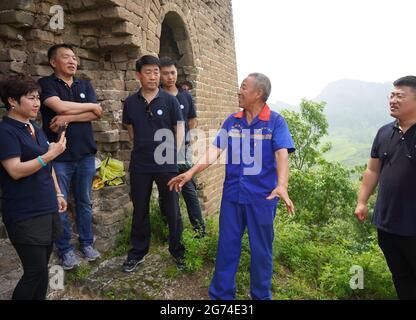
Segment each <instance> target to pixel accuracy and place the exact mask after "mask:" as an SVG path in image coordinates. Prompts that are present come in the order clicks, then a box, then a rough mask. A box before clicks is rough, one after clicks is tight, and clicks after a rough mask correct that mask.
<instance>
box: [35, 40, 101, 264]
mask: <svg viewBox="0 0 416 320" xmlns="http://www.w3.org/2000/svg"><path fill="white" fill-rule="evenodd" d="M48 58H49V63H50V64H51V66H52V68H53V69H54V74H52V75H51V76H48V77H44V78H41V79H40V80H39V84H40V86H41V87H42V93H41V102H42V106H41V113H42V121H43V130H44V131H45V133H46V135H47V137H48V139H49V141H57V139H58V136H59V132H60V131H61V130H62V129H63V128H66V138H67V141H68V143H67V149H66V151H65V152H64V153H63V154H62V155H60V156H59V157H58V158H56V159H55V161H54V163H53V166H54V168H55V171H56V175H57V177H58V181H59V185H60V187H61V190H62V192H63V194H64V196H65V199H68V194H69V190H70V186H71V184H72V186H73V195H74V199H75V206H76V226H77V232H78V235H79V242H80V250H81V252H82V253H83V254H84V255H85V257H86V258H87V260H88V261H94V260H96V259H97V258H99V257H100V253H99V252H98V251H97V250H95V249H94V248H93V246H92V245H93V241H94V235H93V230H92V202H91V187H92V181H93V178H94V175H95V153H96V151H97V147H96V144H95V141H94V136H93V131H92V125H91V121H93V120H96V119H98V118H99V117H100V116H101V113H102V109H101V107H100V105H99V104H97V98H96V96H95V92H94V89H93V87H92V85H91V83H90V82H89V81H85V80H80V79H77V78H75V77H74V75H75V73H76V71H77V66H78V63H77V58H76V56H75V54H74V51H73V50H72V47H71V46H69V45H66V44H59V45H54V46H52V47H51V48H50V49H49V51H48ZM60 217H61V220H62V223H63V227H64V233H63V235H62V237H61V238H60V239H58V240H57V241H56V242H55V245H56V247H57V249H58V254H59V256H60V257H61V259H62V266H63V268H64V269H65V270H70V269H72V268H74V266H76V265H79V263H80V261H79V259H78V258H77V256H76V255H75V253H74V247H73V245H72V244H71V243H70V241H71V234H72V232H71V225H70V221H69V218H68V214H67V213H66V212H65V213H64V214H61V215H60Z"/></svg>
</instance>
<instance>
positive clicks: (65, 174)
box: [53, 155, 95, 257]
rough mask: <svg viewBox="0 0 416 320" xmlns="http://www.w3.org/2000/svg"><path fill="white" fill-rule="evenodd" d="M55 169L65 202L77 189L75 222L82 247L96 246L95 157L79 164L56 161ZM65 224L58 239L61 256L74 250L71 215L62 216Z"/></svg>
mask: <svg viewBox="0 0 416 320" xmlns="http://www.w3.org/2000/svg"><path fill="white" fill-rule="evenodd" d="M53 167H54V169H55V172H56V176H57V178H58V181H59V186H60V188H61V191H62V193H63V194H64V196H65V199H66V200H67V201H68V195H69V191H70V188H71V186H72V188H73V195H74V200H75V211H76V215H75V217H76V218H75V222H76V226H77V233H78V235H79V244H80V247H87V246H89V245H92V244H93V242H94V234H93V230H92V201H91V188H92V181H93V179H94V175H95V157H94V155H88V156H85V157H83V158H81V159H80V160H78V161H72V162H57V161H54V163H53ZM59 217H60V218H61V221H62V226H63V233H62V236H61V237H60V238H59V239H57V241H56V242H55V245H56V247H57V249H58V253H59V256H60V257H62V256H63V255H64V254H65V253H67V252H69V251H71V250H74V246H73V245H72V244H71V242H70V241H71V236H72V230H71V221H70V219H69V216H68V213H67V212H65V213H62V214H60V215H59Z"/></svg>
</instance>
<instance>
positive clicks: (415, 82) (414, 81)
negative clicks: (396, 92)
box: [393, 76, 416, 92]
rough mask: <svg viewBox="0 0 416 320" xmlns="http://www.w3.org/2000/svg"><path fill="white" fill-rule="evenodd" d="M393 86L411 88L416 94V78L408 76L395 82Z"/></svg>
mask: <svg viewBox="0 0 416 320" xmlns="http://www.w3.org/2000/svg"><path fill="white" fill-rule="evenodd" d="M393 85H394V86H395V87H402V86H405V87H410V88H412V89H413V90H414V91H415V92H416V77H415V76H406V77H402V78H400V79H397V80H396V81H394V83H393Z"/></svg>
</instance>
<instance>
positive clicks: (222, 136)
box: [212, 116, 232, 150]
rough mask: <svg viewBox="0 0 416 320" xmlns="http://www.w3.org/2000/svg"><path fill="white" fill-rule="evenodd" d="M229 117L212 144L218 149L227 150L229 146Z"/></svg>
mask: <svg viewBox="0 0 416 320" xmlns="http://www.w3.org/2000/svg"><path fill="white" fill-rule="evenodd" d="M231 117H232V116H230V117H228V118H227V120H225V121H224V123H223V125H222V127H221V129H220V131H218V133H217V136H216V137H215V139H214V141H213V142H212V144H213V145H214V146H216V147H217V148H218V149H221V150H224V149H226V148H227V145H228V130H229V123H230V118H231Z"/></svg>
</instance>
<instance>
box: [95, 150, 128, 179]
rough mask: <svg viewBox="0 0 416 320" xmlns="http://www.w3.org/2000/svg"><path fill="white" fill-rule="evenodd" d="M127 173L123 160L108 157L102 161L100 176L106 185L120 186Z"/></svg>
mask: <svg viewBox="0 0 416 320" xmlns="http://www.w3.org/2000/svg"><path fill="white" fill-rule="evenodd" d="M125 175H126V172H125V171H124V163H123V162H122V161H120V160H117V159H113V158H110V157H107V158H105V159H104V160H103V161H102V162H101V166H100V171H99V173H98V176H99V177H100V178H101V179H102V180H103V182H104V184H105V185H107V186H118V185H120V184H123V183H124V179H123V177H124V176H125Z"/></svg>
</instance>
